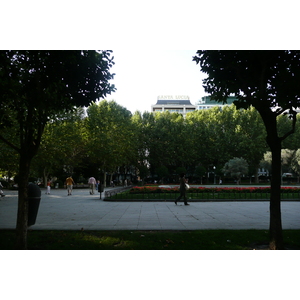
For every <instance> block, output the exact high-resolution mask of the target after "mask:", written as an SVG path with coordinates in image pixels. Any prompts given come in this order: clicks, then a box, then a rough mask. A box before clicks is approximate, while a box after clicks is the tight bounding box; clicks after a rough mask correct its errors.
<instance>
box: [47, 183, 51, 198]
mask: <svg viewBox="0 0 300 300" xmlns="http://www.w3.org/2000/svg"><path fill="white" fill-rule="evenodd" d="M50 190H51V181H50V180H48V181H47V193H46V194H47V195H50Z"/></svg>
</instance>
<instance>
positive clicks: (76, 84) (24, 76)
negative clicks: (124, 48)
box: [0, 51, 114, 249]
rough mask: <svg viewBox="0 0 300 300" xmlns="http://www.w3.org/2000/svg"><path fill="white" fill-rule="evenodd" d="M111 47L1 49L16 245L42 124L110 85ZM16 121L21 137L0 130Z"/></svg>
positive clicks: (21, 239) (20, 244)
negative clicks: (15, 160) (15, 165)
mask: <svg viewBox="0 0 300 300" xmlns="http://www.w3.org/2000/svg"><path fill="white" fill-rule="evenodd" d="M110 56H111V51H0V95H1V96H0V97H1V108H0V116H1V119H0V139H1V140H2V141H4V142H5V143H6V144H8V145H9V146H10V147H11V148H13V149H15V150H16V151H17V152H18V153H19V155H20V161H19V182H18V183H19V192H18V216H17V225H16V233H17V243H16V247H17V248H18V249H26V247H27V220H28V201H27V186H28V177H29V171H30V165H31V161H32V159H33V157H34V156H35V155H36V154H37V152H38V149H39V145H40V142H41V137H42V134H43V131H44V128H45V126H46V124H47V123H48V122H49V120H51V119H55V118H56V115H57V114H58V113H59V112H61V111H72V109H73V108H74V107H75V106H87V105H89V104H90V103H91V102H92V101H95V100H96V99H98V98H101V97H104V96H105V95H106V94H110V93H111V92H112V91H114V86H113V85H111V84H110V83H109V80H110V79H112V78H113V74H110V73H109V69H110V68H111V67H112V65H113V58H111V57H110ZM14 120H16V121H17V126H18V138H19V143H18V144H14V143H13V142H12V141H10V140H8V139H6V138H5V137H4V135H3V134H2V133H3V131H5V129H6V128H8V127H10V126H12V125H13V123H14Z"/></svg>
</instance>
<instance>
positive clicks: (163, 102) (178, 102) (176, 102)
mask: <svg viewBox="0 0 300 300" xmlns="http://www.w3.org/2000/svg"><path fill="white" fill-rule="evenodd" d="M155 105H192V103H191V101H190V100H157V102H156V104H155Z"/></svg>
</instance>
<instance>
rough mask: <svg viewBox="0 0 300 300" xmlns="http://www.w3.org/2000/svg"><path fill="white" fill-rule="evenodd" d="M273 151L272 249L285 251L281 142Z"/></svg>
mask: <svg viewBox="0 0 300 300" xmlns="http://www.w3.org/2000/svg"><path fill="white" fill-rule="evenodd" d="M271 150H272V180H271V198H270V249H272V250H277V249H283V248H284V247H283V236H282V223H281V203H280V202H281V141H278V142H277V143H274V145H273V147H272V148H271Z"/></svg>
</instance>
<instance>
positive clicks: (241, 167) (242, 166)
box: [223, 157, 249, 183]
mask: <svg viewBox="0 0 300 300" xmlns="http://www.w3.org/2000/svg"><path fill="white" fill-rule="evenodd" d="M248 168H249V165H248V163H247V162H246V160H245V159H243V158H237V157H235V158H233V159H230V160H229V161H228V162H227V163H226V164H225V166H224V168H223V171H224V173H225V174H230V176H231V177H234V178H237V180H238V183H239V181H240V180H241V177H242V176H243V175H247V173H248Z"/></svg>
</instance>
